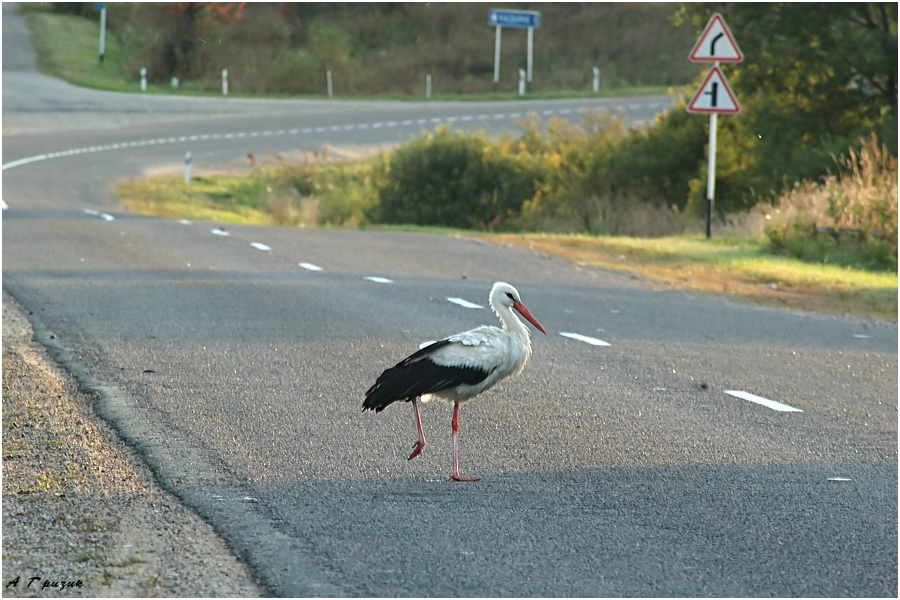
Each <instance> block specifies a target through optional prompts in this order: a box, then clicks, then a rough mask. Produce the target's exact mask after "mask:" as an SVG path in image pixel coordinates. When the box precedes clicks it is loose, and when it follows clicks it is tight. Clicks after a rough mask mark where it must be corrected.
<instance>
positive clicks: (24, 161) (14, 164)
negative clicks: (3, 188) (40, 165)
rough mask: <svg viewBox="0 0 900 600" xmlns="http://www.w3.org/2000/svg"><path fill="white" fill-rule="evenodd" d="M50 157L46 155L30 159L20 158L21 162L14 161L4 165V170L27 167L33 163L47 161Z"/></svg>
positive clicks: (30, 157)
mask: <svg viewBox="0 0 900 600" xmlns="http://www.w3.org/2000/svg"><path fill="white" fill-rule="evenodd" d="M47 158H48V156H47V155H46V154H39V155H37V156H29V157H28V158H20V159H19V160H14V161H12V162H8V163H6V164H5V165H3V170H4V171H5V170H7V169H12V168H13V167H21V166H22V165H27V164H29V163H33V162H39V161H42V160H47Z"/></svg>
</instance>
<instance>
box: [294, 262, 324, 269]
mask: <svg viewBox="0 0 900 600" xmlns="http://www.w3.org/2000/svg"><path fill="white" fill-rule="evenodd" d="M297 266H299V267H303V268H304V269H306V270H307V271H321V270H322V267H319V266H316V265H314V264H312V263H307V262H302V263H297Z"/></svg>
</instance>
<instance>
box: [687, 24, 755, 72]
mask: <svg viewBox="0 0 900 600" xmlns="http://www.w3.org/2000/svg"><path fill="white" fill-rule="evenodd" d="M689 58H690V59H691V61H692V62H715V61H719V62H741V61H743V60H744V55H743V54H741V49H740V48H738V45H737V42H735V41H734V36H733V35H731V30H730V29H728V25H726V24H725V19H723V18H722V15H720V14H719V13H716V14H714V15H713V16H712V18H711V19H710V20H709V23H707V24H706V29H704V30H703V33H701V34H700V39H699V40H697V43H696V44H694V49H693V50H691V55H690V56H689Z"/></svg>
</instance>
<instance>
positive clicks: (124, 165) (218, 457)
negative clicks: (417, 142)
mask: <svg viewBox="0 0 900 600" xmlns="http://www.w3.org/2000/svg"><path fill="white" fill-rule="evenodd" d="M3 9H4V14H3V157H2V161H3V165H4V167H3V169H4V170H3V190H2V191H3V200H4V202H5V204H6V205H8V209H6V210H4V211H3V286H4V288H5V289H7V290H8V291H9V292H10V293H11V294H12V295H13V296H14V297H15V298H16V299H17V300H18V301H19V302H21V303H22V305H23V306H24V307H25V308H26V310H27V311H30V318H31V319H32V322H33V324H34V326H35V331H36V332H37V336H38V337H39V339H40V340H41V341H42V342H43V343H44V344H46V345H47V346H48V347H49V348H50V349H51V352H52V353H53V355H54V357H55V358H56V360H58V361H59V362H61V363H62V364H64V365H65V366H66V368H68V369H69V370H71V371H72V372H74V373H77V374H78V375H79V379H80V381H82V384H83V385H84V386H85V388H86V389H88V390H93V391H97V392H99V395H98V400H97V402H98V407H99V409H100V411H101V413H102V414H103V416H104V417H105V418H107V419H108V420H110V421H111V422H112V423H113V424H114V425H115V426H116V427H117V429H118V430H119V431H120V432H121V434H122V435H123V436H124V437H125V438H126V439H127V440H128V441H129V442H130V443H131V444H133V445H134V446H135V447H137V448H138V449H139V450H140V451H141V453H142V454H143V455H144V456H145V457H146V459H147V461H148V463H149V464H150V465H151V466H152V467H153V469H154V470H155V472H156V473H157V475H158V477H159V479H160V481H161V482H162V483H163V484H164V485H165V486H166V487H167V488H168V489H170V490H172V491H173V492H175V493H176V494H178V495H179V496H180V497H181V498H182V499H183V500H184V501H185V502H186V503H188V504H189V505H191V506H192V507H194V508H195V509H196V510H197V511H198V512H199V513H201V514H202V515H204V516H205V517H207V518H208V519H209V520H210V521H211V522H212V523H213V524H214V525H215V526H216V528H217V529H218V531H219V532H220V533H221V534H222V535H223V536H225V538H226V539H227V540H228V541H229V542H230V544H231V545H232V547H233V549H234V551H235V552H236V553H237V554H239V555H241V556H243V557H245V558H246V560H247V561H248V562H249V563H250V564H251V565H252V566H253V567H254V569H255V570H256V571H257V573H258V574H259V575H260V576H261V578H262V579H263V581H264V582H265V583H266V585H267V586H268V587H269V588H270V590H271V591H272V593H273V594H276V595H279V596H317V595H340V596H419V597H424V596H476V595H477V596H626V595H628V596H637V595H641V596H669V595H686V596H800V595H810V596H893V597H896V595H897V559H898V557H897V489H898V487H897V484H898V482H897V367H898V365H897V339H898V338H897V328H896V325H894V324H889V323H882V322H878V321H870V320H860V319H851V318H843V317H832V316H823V315H814V314H808V313H800V312H795V311H786V310H774V309H767V308H758V307H753V306H748V305H745V304H741V303H736V302H733V301H730V300H727V299H723V298H720V297H716V296H713V295H699V294H696V295H695V294H684V293H672V292H668V291H660V290H657V289H653V288H652V287H648V286H647V285H646V284H644V283H642V282H641V281H638V280H635V279H632V278H631V277H629V276H628V275H623V274H617V273H612V272H608V271H604V270H601V269H593V268H586V267H579V266H577V265H574V264H571V263H569V262H566V261H563V260H559V259H555V258H550V257H546V256H542V255H538V254H535V253H532V252H529V251H526V250H523V249H518V248H510V247H504V246H497V245H490V244H485V243H481V242H478V241H474V240H470V239H464V238H457V237H450V236H430V235H424V234H409V233H384V232H371V231H341V230H315V229H312V230H310V229H289V228H277V227H249V226H244V227H239V226H229V227H227V228H226V230H227V234H228V235H220V234H216V233H213V230H214V229H217V227H216V224H214V223H203V222H193V223H182V222H179V221H177V220H173V219H160V218H146V217H140V216H136V215H133V214H129V213H127V212H125V211H123V210H122V209H121V208H120V207H119V206H118V205H117V203H116V201H115V198H114V196H113V194H112V188H113V185H114V184H115V182H116V181H118V180H120V179H122V178H125V177H134V176H139V175H140V174H142V173H145V172H148V171H151V170H153V169H159V168H166V167H170V166H177V165H178V164H179V162H180V160H181V157H183V155H184V152H185V151H186V150H191V151H192V153H193V155H194V163H195V165H197V166H198V167H199V166H201V165H210V164H223V163H227V162H229V161H235V160H240V159H241V158H242V157H243V156H244V155H245V153H246V151H247V150H250V151H252V152H254V153H255V154H258V155H262V154H264V153H265V149H266V147H269V148H271V149H273V150H276V151H290V150H294V149H298V148H311V147H317V146H321V145H322V144H325V143H328V144H330V145H332V146H335V147H341V146H343V145H348V144H354V145H360V144H363V145H370V144H391V143H396V142H397V141H402V140H404V139H408V138H409V137H410V136H412V135H415V134H417V133H418V132H419V131H421V130H422V129H425V128H430V127H433V125H434V124H436V123H450V124H451V125H453V126H456V127H473V128H477V127H484V126H485V125H487V126H489V127H491V128H492V131H499V130H500V129H502V128H512V127H515V121H516V120H517V119H518V118H521V117H522V116H524V115H525V114H527V112H529V111H530V112H534V113H536V114H538V115H545V116H549V115H551V114H552V115H559V116H567V115H574V114H576V113H577V111H578V109H579V108H580V106H581V105H582V104H586V105H587V106H591V107H596V106H601V105H603V106H612V105H615V106H618V107H622V108H623V110H625V111H626V112H627V114H628V116H629V118H630V119H632V120H645V119H648V118H650V117H651V116H652V115H653V114H654V113H655V112H657V111H658V110H660V109H661V108H663V107H664V106H666V105H667V102H668V100H667V99H665V98H637V99H620V100H616V101H612V100H597V101H591V102H586V101H541V102H538V101H534V102H506V103H492V104H486V103H433V102H430V103H413V102H408V103H400V102H377V103H376V102H325V101H287V100H285V101H257V100H239V99H227V100H226V99H212V98H206V99H192V98H167V97H158V96H153V97H151V96H142V95H139V94H114V93H103V92H96V91H91V90H84V89H79V88H76V87H73V86H71V85H68V84H65V83H62V82H59V81H56V80H54V79H52V78H49V77H46V76H43V75H39V74H37V73H35V72H34V70H33V58H30V54H29V53H30V51H29V49H28V46H27V36H26V35H25V34H24V26H23V25H22V22H21V20H20V19H18V18H17V17H16V16H15V15H14V14H12V13H10V12H8V5H7V4H4V8H3ZM220 233H221V232H220ZM260 248H262V249H260ZM266 248H268V249H266ZM301 263H302V265H301ZM313 267H317V268H318V269H314V268H313ZM369 277H374V278H376V280H372V279H367V278H369ZM379 278H380V279H379ZM501 278H502V279H504V280H507V281H510V282H511V283H513V284H515V285H516V286H517V287H518V288H519V290H520V292H521V293H522V295H523V299H524V301H525V302H526V304H527V305H528V306H529V308H530V309H531V310H532V312H533V313H534V314H535V316H536V317H537V318H538V319H539V320H540V321H541V323H542V324H543V325H544V326H545V327H546V328H547V330H548V331H549V332H550V335H548V336H546V337H544V336H541V337H540V338H538V339H536V340H535V355H534V360H533V362H532V363H531V364H530V365H529V367H528V368H527V369H526V370H525V372H524V374H523V375H521V376H520V377H518V378H516V379H513V380H512V381H509V382H505V383H504V384H502V385H501V386H499V387H498V388H496V389H495V390H492V391H490V392H489V393H487V394H485V395H484V396H483V397H481V398H479V399H478V400H475V401H473V402H471V403H469V404H468V405H466V406H465V407H464V408H463V410H462V411H461V415H460V420H461V425H462V437H461V455H462V456H461V461H462V463H463V470H464V472H465V473H466V474H468V475H477V476H480V477H481V478H482V480H481V481H480V482H478V483H475V484H453V483H448V482H446V481H445V479H446V475H447V472H448V468H449V455H450V445H449V420H450V410H449V407H446V406H431V405H429V406H426V407H424V410H423V420H424V425H425V429H426V435H427V436H428V440H429V446H428V447H427V448H426V450H425V451H424V453H423V454H422V455H421V456H420V457H419V458H417V459H416V460H415V461H412V462H407V461H406V460H405V457H406V455H407V453H408V448H409V446H410V444H411V443H412V442H413V441H414V438H415V430H414V425H413V420H412V415H411V414H410V413H411V411H409V413H408V412H407V411H408V407H406V406H400V407H391V408H390V409H388V410H386V411H385V412H384V413H381V414H379V415H372V414H371V413H366V414H363V413H362V411H361V410H360V407H361V401H362V396H363V393H364V391H365V390H366V389H367V388H368V386H369V385H370V384H371V382H372V381H373V380H374V377H375V376H377V375H378V373H380V372H381V370H382V369H383V368H385V367H386V366H390V365H392V364H394V363H395V362H396V361H397V360H399V359H400V358H402V357H404V356H405V355H407V354H408V353H409V352H410V351H411V350H413V349H415V348H416V347H417V344H418V343H419V342H421V341H423V340H428V339H434V338H435V337H436V336H439V335H443V334H447V333H452V332H455V331H458V330H461V329H467V328H470V327H473V326H476V325H479V324H482V323H492V322H493V320H494V317H493V315H491V314H490V313H489V311H487V310H484V309H474V308H465V307H463V306H461V305H459V304H456V303H453V302H450V301H448V300H447V298H449V297H455V298H462V299H465V300H467V301H469V302H471V303H475V304H481V305H484V304H485V303H486V299H487V292H488V290H489V288H490V285H491V283H492V282H493V281H495V280H497V279H501ZM384 280H387V281H384ZM561 333H566V334H575V337H571V336H570V337H567V336H564V335H561ZM591 340H602V341H604V342H607V343H608V344H609V345H608V346H602V345H594V344H591V343H588V342H590V341H591ZM726 392H731V393H726ZM748 394H750V395H748ZM748 398H749V399H748ZM760 399H767V400H770V401H774V402H776V403H780V404H771V403H770V404H768V405H767V404H765V403H762V404H760V403H759V402H761V400H760Z"/></svg>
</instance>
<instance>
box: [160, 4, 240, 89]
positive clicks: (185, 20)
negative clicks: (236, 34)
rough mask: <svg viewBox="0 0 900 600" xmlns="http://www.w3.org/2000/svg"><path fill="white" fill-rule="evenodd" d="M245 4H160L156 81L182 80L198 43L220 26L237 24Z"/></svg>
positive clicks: (192, 66) (190, 65) (189, 71)
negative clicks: (174, 77) (162, 24)
mask: <svg viewBox="0 0 900 600" xmlns="http://www.w3.org/2000/svg"><path fill="white" fill-rule="evenodd" d="M245 4H247V3H246V2H169V3H168V4H165V5H162V7H161V14H160V16H159V19H160V20H162V21H164V22H165V23H166V24H167V25H168V27H166V28H165V29H164V32H165V33H164V36H163V40H162V43H163V46H162V48H161V49H160V51H161V55H162V56H161V62H162V65H161V66H162V71H161V73H160V74H159V78H162V79H168V78H169V77H171V76H172V75H179V76H181V77H185V76H187V75H189V74H191V73H192V71H193V70H194V69H195V65H193V58H194V55H195V53H196V52H195V50H196V48H197V45H198V43H206V42H207V41H208V40H206V39H204V38H207V37H210V36H211V35H212V34H213V33H214V32H215V30H216V29H217V28H218V27H219V26H221V25H231V24H234V23H237V22H238V21H240V20H241V19H242V18H243V17H244V5H245Z"/></svg>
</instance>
